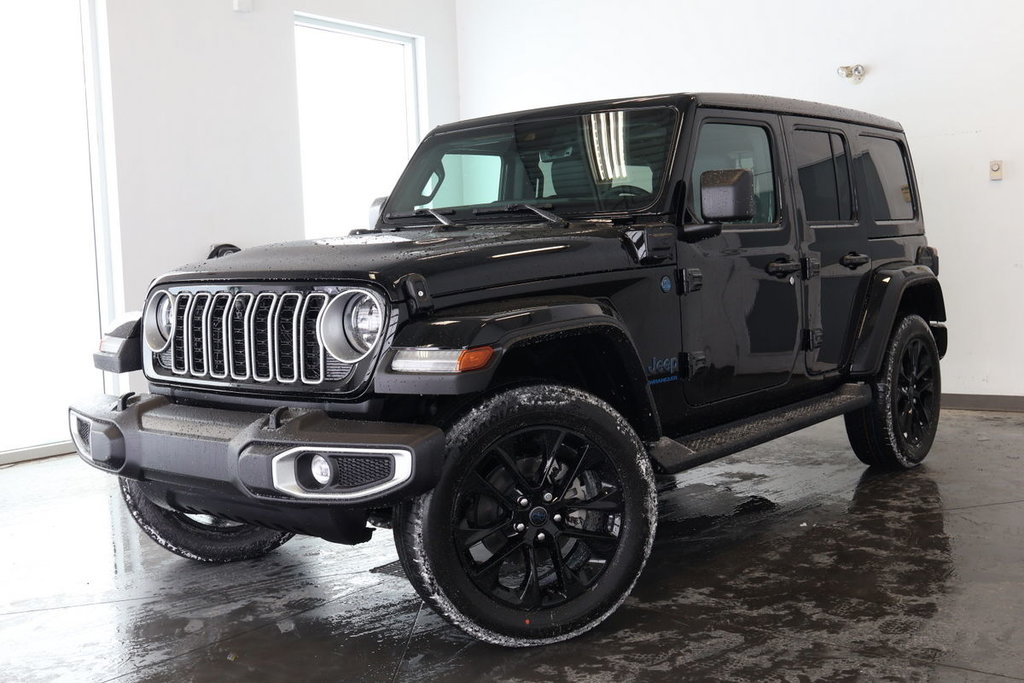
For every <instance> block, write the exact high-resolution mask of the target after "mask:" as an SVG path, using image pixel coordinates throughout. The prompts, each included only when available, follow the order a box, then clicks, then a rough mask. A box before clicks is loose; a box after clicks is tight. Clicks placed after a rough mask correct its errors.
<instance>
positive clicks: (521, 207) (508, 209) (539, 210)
mask: <svg viewBox="0 0 1024 683" xmlns="http://www.w3.org/2000/svg"><path fill="white" fill-rule="evenodd" d="M550 208H551V205H550V204H525V203H524V204H507V205H505V206H499V207H496V208H493V209H473V213H474V214H476V215H478V216H484V215H486V214H489V213H514V212H516V211H533V212H534V213H535V214H537V215H538V216H540V217H541V218H543V219H544V220H546V221H547V222H548V223H551V224H552V225H557V226H558V227H560V228H564V227H565V226H567V225H569V221H567V220H565V219H564V218H562V217H561V216H558V215H556V214H553V213H551V212H550V211H545V210H544V209H550Z"/></svg>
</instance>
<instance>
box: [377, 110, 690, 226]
mask: <svg viewBox="0 0 1024 683" xmlns="http://www.w3.org/2000/svg"><path fill="white" fill-rule="evenodd" d="M676 119H677V116H676V111H675V110H674V109H670V108H667V107H658V108H650V109H620V110H616V111H603V112H596V113H593V114H584V115H580V116H564V117H558V118H550V119H540V120H536V119H534V120H529V121H520V122H509V123H501V124H495V125H491V126H482V127H478V128H470V129H466V130H456V131H452V132H449V133H441V134H438V135H434V136H431V137H429V138H427V139H426V140H424V142H423V144H422V145H420V148H419V149H418V150H417V151H416V154H415V155H414V156H413V158H412V161H410V162H409V166H408V168H407V169H406V171H405V173H404V174H403V175H402V178H401V180H399V182H398V185H397V187H395V191H394V192H393V193H392V195H391V198H390V200H389V201H388V205H387V214H386V218H388V219H396V218H404V217H409V216H413V215H416V212H419V214H420V215H422V214H424V213H427V212H426V211H425V210H427V209H430V210H433V211H435V212H438V213H441V212H442V211H443V212H445V213H447V214H459V213H463V212H464V213H465V214H467V215H469V216H471V215H472V214H473V213H478V214H484V213H489V211H488V209H494V208H501V207H507V206H510V205H520V204H530V205H532V206H533V207H539V208H546V209H551V210H552V211H553V212H555V213H558V214H564V213H590V212H602V211H625V210H630V209H639V208H645V207H647V206H649V205H651V204H652V203H653V202H654V201H655V199H656V198H657V197H658V195H659V194H660V193H661V188H662V184H663V181H664V177H665V174H666V172H667V170H668V164H669V162H670V160H671V153H672V148H673V145H674V141H675V130H676Z"/></svg>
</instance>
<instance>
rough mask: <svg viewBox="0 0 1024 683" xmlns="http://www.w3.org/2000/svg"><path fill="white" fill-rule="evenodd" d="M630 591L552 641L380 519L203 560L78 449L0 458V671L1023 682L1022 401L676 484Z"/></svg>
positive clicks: (127, 675) (825, 429)
mask: <svg viewBox="0 0 1024 683" xmlns="http://www.w3.org/2000/svg"><path fill="white" fill-rule="evenodd" d="M662 488H663V489H664V492H663V493H662V496H661V507H662V517H661V522H660V526H659V528H658V540H657V543H656V544H655V547H654V552H653V554H652V555H651V560H650V562H649V563H648V565H647V569H646V570H645V572H644V574H643V576H642V577H641V579H640V582H639V584H638V585H637V588H636V589H635V590H634V592H633V595H632V597H631V598H630V599H629V600H628V601H627V602H626V603H625V605H623V607H622V608H621V609H620V610H619V611H618V612H617V613H616V614H615V615H613V616H612V617H611V618H610V619H609V620H608V621H606V622H605V623H604V624H603V625H601V626H600V627H598V628H597V629H596V630H595V631H593V632H591V633H590V634H588V635H585V636H583V637H582V638H579V639H577V640H574V641H571V642H568V643H563V644H559V645H554V646H550V647H546V648H535V649H527V650H505V649H501V648H496V647H492V646H488V645H484V644H481V643H478V642H474V641H473V640H471V639H469V638H468V637H466V636H465V635H463V634H462V633H461V632H459V631H457V630H455V629H454V628H452V627H450V626H448V625H447V624H446V623H444V622H442V621H441V620H440V619H438V618H437V617H436V616H434V615H433V614H432V613H431V612H430V611H429V609H427V608H425V607H421V605H420V601H419V600H418V599H417V598H416V596H415V594H414V593H413V591H412V589H411V588H410V587H409V585H408V584H407V583H406V581H405V579H404V578H402V576H401V573H400V570H398V568H397V566H396V558H395V551H394V548H393V546H392V543H391V538H390V533H389V532H388V531H377V532H376V533H375V537H374V539H373V540H372V541H371V542H370V543H367V544H364V545H362V546H357V547H343V546H337V545H332V544H329V543H325V542H321V541H318V540H316V539H311V538H301V539H296V540H293V541H291V542H290V543H289V544H287V545H285V546H284V547H283V548H281V549H280V550H278V551H277V552H275V553H273V554H272V555H270V556H268V557H267V558H266V559H264V560H262V561H255V562H244V563H239V564H235V565H226V566H205V565H199V564H194V563H192V562H190V561H188V560H185V559H182V558H180V557H177V556H175V555H171V554H170V553H167V552H166V551H164V550H162V549H160V548H159V547H157V546H156V545H155V544H153V543H152V542H151V541H149V540H148V539H147V538H145V537H143V536H142V534H141V533H140V532H139V530H138V529H137V528H136V527H135V526H134V524H133V523H132V521H131V520H130V519H129V518H128V517H127V515H126V513H125V512H124V510H122V507H121V504H120V499H119V498H118V495H117V492H116V489H115V485H114V480H113V478H111V477H107V476H106V475H103V474H100V473H98V472H95V471H93V470H91V469H89V468H88V467H86V466H85V465H83V464H81V463H79V462H78V461H77V460H76V459H75V458H73V457H61V458H53V459H50V460H45V461H41V462H36V463H27V464H21V465H14V466H9V467H6V468H4V469H2V470H0V538H2V539H3V550H2V552H0V680H2V681H58V680H69V681H107V680H115V679H116V680H126V681H127V680H158V681H188V680H202V681H243V680H244V681H252V680H296V681H298V680H306V681H319V680H332V681H340V680H359V681H393V680H400V681H419V680H446V681H456V680H467V681H470V680H471V681H477V680H516V681H550V680H558V681H561V680H571V681H630V680H666V681H677V680H681V679H686V680H724V681H762V680H789V681H809V680H822V679H828V680H869V681H875V680H933V679H935V680H952V681H963V680H966V681H988V680H1004V679H1020V680H1024V415H1019V414H1009V413H967V412H947V413H946V414H944V416H943V418H942V424H941V426H940V429H939V436H938V439H937V442H936V446H935V449H934V451H933V452H932V455H931V456H930V457H929V459H928V461H927V464H926V465H925V466H923V467H921V468H920V469H918V470H916V471H913V472H909V473H903V474H884V473H882V474H875V473H870V472H866V471H865V470H864V468H863V467H862V466H861V465H860V463H859V462H858V461H857V460H856V459H855V458H854V456H853V454H852V453H851V452H850V451H849V449H848V447H847V444H846V438H845V435H844V433H843V429H842V422H841V420H833V421H831V422H827V423H825V424H822V425H819V426H818V427H815V428H812V429H810V430H807V431H805V432H802V433H800V434H796V435H794V436H791V437H789V438H786V439H783V440H780V441H777V442H775V443H773V444H768V445H766V446H762V447H759V448H756V449H753V450H750V451H747V452H745V453H742V454H740V455H737V456H733V457H731V458H728V459H726V460H722V461H719V462H718V463H714V464H711V465H707V466H705V467H703V468H701V469H698V470H693V471H691V472H689V473H687V474H685V475H682V476H680V477H678V478H677V479H676V480H675V481H665V482H663V483H662Z"/></svg>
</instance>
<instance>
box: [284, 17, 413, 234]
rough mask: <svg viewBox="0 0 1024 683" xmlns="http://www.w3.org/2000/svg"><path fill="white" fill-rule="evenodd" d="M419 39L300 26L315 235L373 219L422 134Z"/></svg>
mask: <svg viewBox="0 0 1024 683" xmlns="http://www.w3.org/2000/svg"><path fill="white" fill-rule="evenodd" d="M411 51H412V46H411V43H409V44H406V43H401V42H392V41H388V40H381V39H377V38H374V37H369V36H362V35H357V34H354V33H346V32H343V31H332V30H325V29H321V28H313V27H310V26H303V25H301V24H300V25H297V26H296V27H295V66H296V76H297V80H298V94H299V132H300V150H301V155H302V198H303V208H304V213H305V233H306V237H307V238H317V237H331V236H337V235H344V234H347V233H348V232H350V231H351V230H354V229H357V228H365V227H367V211H368V210H369V207H370V203H371V202H372V201H373V200H374V198H376V197H381V196H383V195H386V194H388V193H389V192H390V191H391V188H392V187H393V186H394V184H395V180H397V178H398V175H399V174H400V173H401V172H402V168H403V167H404V166H405V164H406V162H407V161H408V160H409V154H410V152H411V150H412V149H413V147H415V145H416V143H417V142H418V140H415V139H412V137H413V136H412V131H413V130H414V129H415V126H414V125H412V123H411V122H414V121H415V120H416V117H417V116H418V115H417V113H416V111H415V102H414V101H409V100H410V99H411V98H410V97H409V96H408V92H409V88H408V87H407V84H408V83H409V82H410V79H412V78H413V74H411V73H409V71H410V69H411V68H412V67H411V59H410V55H409V53H410V52H411Z"/></svg>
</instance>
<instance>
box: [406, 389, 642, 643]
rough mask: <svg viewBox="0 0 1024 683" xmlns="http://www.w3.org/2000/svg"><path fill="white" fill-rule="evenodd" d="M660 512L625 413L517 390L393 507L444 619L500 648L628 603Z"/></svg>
mask: <svg viewBox="0 0 1024 683" xmlns="http://www.w3.org/2000/svg"><path fill="white" fill-rule="evenodd" d="M656 513H657V500H656V494H655V488H654V479H653V473H652V470H651V465H650V461H649V459H648V456H647V453H646V451H645V449H644V447H643V444H642V443H641V442H640V440H639V438H638V437H637V436H636V434H635V432H634V431H633V429H632V428H631V427H630V426H629V424H628V423H627V422H626V421H625V420H624V419H623V418H622V416H621V415H619V414H618V413H617V412H616V411H615V410H614V409H612V408H611V407H610V406H609V405H608V404H607V403H605V402H604V401H601V400H600V399H597V398H596V397H594V396H592V395H590V394H587V393H584V392H582V391H579V390H577V389H573V388H569V387H563V386H554V385H539V386H529V387H519V388H515V389H509V390H507V391H504V392H502V393H500V394H497V395H495V396H494V397H492V398H490V399H488V400H486V401H484V402H483V403H482V404H481V405H480V406H478V407H477V408H475V409H473V410H471V411H470V412H469V413H468V414H466V415H465V416H464V417H462V418H461V419H460V420H458V421H457V422H456V423H455V424H454V425H453V427H452V428H451V429H450V430H448V460H447V461H446V463H445V468H444V473H443V476H442V480H441V482H440V483H439V484H438V486H437V487H435V488H434V490H433V491H431V492H429V493H427V494H424V495H423V496H420V497H419V498H416V499H414V500H412V501H408V502H406V503H404V504H403V505H401V506H400V507H399V508H398V509H397V510H396V516H395V541H396V544H397V546H398V550H399V558H400V559H401V561H402V565H403V567H404V568H405V570H406V573H407V574H408V576H409V579H410V581H411V582H412V584H413V586H414V587H415V588H416V590H417V591H418V592H419V593H420V595H421V596H422V597H423V599H424V600H426V601H427V603H428V604H430V605H431V606H432V607H433V608H434V609H435V610H436V611H437V612H438V613H439V614H441V616H443V617H444V618H446V619H447V620H448V621H450V622H451V623H453V624H454V625H456V626H458V627H459V628H461V629H463V630H464V631H466V632H467V633H469V634H470V635H473V636H475V637H477V638H480V639H481V640H485V641H488V642H491V643H496V644H500V645H507V646H526V645H539V644H543V643H551V642H555V641H559V640H565V639H567V638H571V637H573V636H575V635H578V634H580V633H583V632H584V631H587V630H589V629H591V628H593V627H594V626H596V625H597V624H598V623H600V622H601V621H602V620H603V619H604V618H605V617H607V616H608V615H609V614H610V613H611V612H612V611H614V610H615V608H616V607H618V605H619V604H620V603H621V602H622V601H623V600H624V599H625V597H626V596H627V595H628V593H629V591H630V589H631V588H632V587H633V584H634V583H635V582H636V579H637V577H638V576H639V574H640V571H641V570H642V568H643V566H644V563H645V562H646V559H647V556H648V554H649V553H650V548H651V544H652V543H653V540H654V530H655V526H656Z"/></svg>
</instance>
